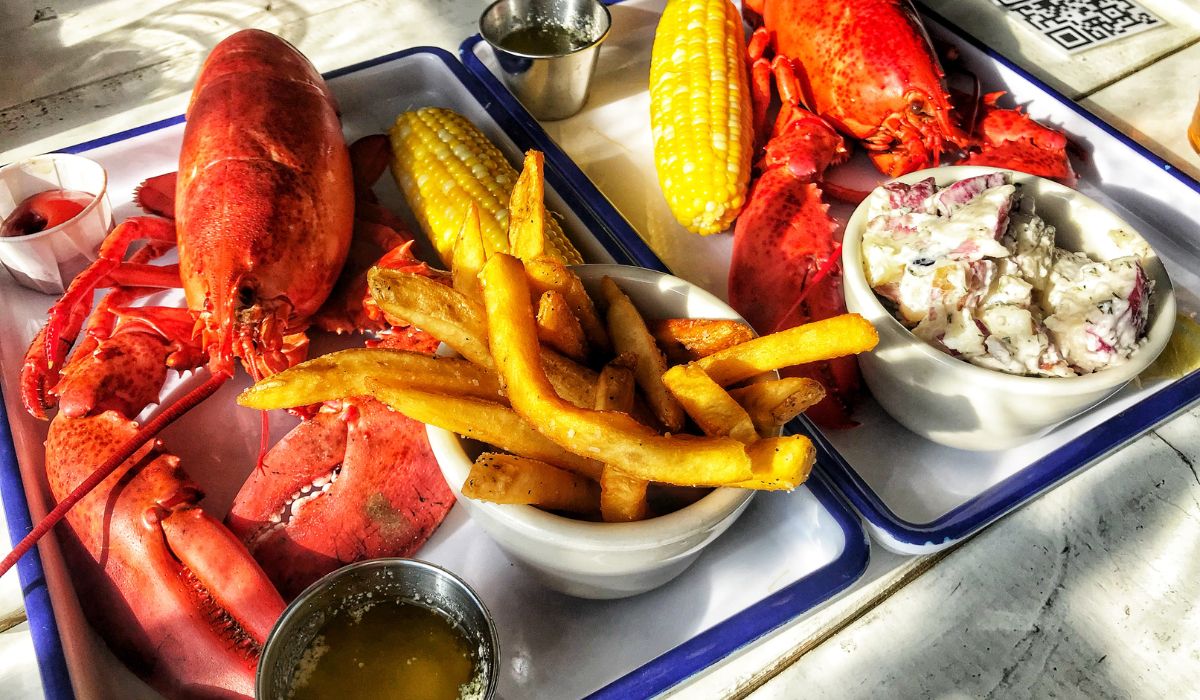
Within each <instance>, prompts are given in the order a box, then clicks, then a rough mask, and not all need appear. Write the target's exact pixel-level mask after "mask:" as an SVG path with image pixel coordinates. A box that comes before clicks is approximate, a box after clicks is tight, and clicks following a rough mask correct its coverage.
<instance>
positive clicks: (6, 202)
mask: <svg viewBox="0 0 1200 700" xmlns="http://www.w3.org/2000/svg"><path fill="white" fill-rule="evenodd" d="M53 189H65V190H78V191H82V192H90V193H92V194H93V195H95V196H94V198H93V199H92V201H91V202H89V203H88V204H87V205H86V206H85V207H84V208H83V211H81V212H80V213H79V214H78V215H77V216H75V217H74V218H72V219H71V220H69V221H65V222H63V223H61V224H59V225H58V226H53V227H51V228H48V229H46V230H44V231H39V232H37V233H33V234H30V235H28V236H14V237H11V238H0V262H2V263H3V264H4V267H6V268H8V271H9V272H11V273H12V276H13V278H14V279H15V280H16V281H17V282H18V283H20V284H21V285H22V286H24V287H29V288H30V289H36V290H38V291H39V292H43V293H45V294H61V293H62V292H63V290H64V289H65V288H66V287H67V285H69V284H70V283H71V280H72V279H74V278H75V275H77V274H79V273H80V272H82V271H83V269H84V268H85V267H87V266H88V264H89V263H91V262H92V261H93V260H95V259H96V255H97V251H98V250H99V248H100V243H101V242H102V241H103V240H104V237H105V236H106V235H108V232H109V230H110V229H111V228H112V225H113V214H112V205H111V204H110V203H109V201H108V173H106V172H105V170H104V167H103V166H101V165H100V164H99V163H97V162H95V161H93V160H89V159H87V158H84V157H82V156H76V155H70V154H67V153H51V154H48V155H44V156H35V157H33V158H26V159H25V160H21V161H17V162H15V163H10V164H8V165H6V166H4V167H3V168H0V218H3V217H7V216H8V215H9V214H11V213H12V211H13V210H14V209H16V208H17V207H18V206H19V205H20V204H21V202H23V201H25V200H26V199H27V198H29V197H31V196H33V195H35V194H38V193H39V192H45V191H46V190H53Z"/></svg>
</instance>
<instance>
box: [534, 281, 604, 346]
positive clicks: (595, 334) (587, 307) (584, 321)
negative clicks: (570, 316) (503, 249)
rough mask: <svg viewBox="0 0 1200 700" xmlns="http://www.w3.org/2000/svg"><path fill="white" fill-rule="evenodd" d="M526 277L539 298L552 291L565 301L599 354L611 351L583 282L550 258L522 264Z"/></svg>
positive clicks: (602, 326)
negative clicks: (561, 296) (564, 298)
mask: <svg viewBox="0 0 1200 700" xmlns="http://www.w3.org/2000/svg"><path fill="white" fill-rule="evenodd" d="M525 273H526V274H527V275H528V276H529V286H530V288H531V289H533V293H534V294H537V295H538V296H541V295H542V294H544V293H545V292H546V291H547V290H550V289H553V290H555V291H557V292H558V293H559V294H562V295H563V296H564V297H566V299H567V303H568V304H570V305H571V310H572V311H574V312H575V317H576V318H578V319H579V324H580V325H581V326H583V333H584V335H586V336H587V339H588V342H590V343H591V344H592V347H594V348H596V349H597V350H599V351H601V352H609V351H611V350H612V343H610V342H609V339H608V331H607V330H605V328H604V322H603V321H601V320H600V314H598V313H597V312H596V305H595V303H593V302H592V298H591V297H590V296H588V293H587V290H586V289H584V288H583V282H581V281H580V280H579V277H578V276H576V275H575V273H574V272H571V270H570V268H568V267H567V266H566V265H564V264H562V263H561V262H559V261H558V260H555V259H553V258H536V259H533V260H526V261H525Z"/></svg>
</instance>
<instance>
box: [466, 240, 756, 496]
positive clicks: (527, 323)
mask: <svg viewBox="0 0 1200 700" xmlns="http://www.w3.org/2000/svg"><path fill="white" fill-rule="evenodd" d="M481 278H482V280H483V299H484V305H485V306H486V308H487V314H488V337H489V339H490V345H491V347H492V349H493V351H494V353H495V360H496V368H497V371H498V372H499V374H500V376H501V378H502V381H503V382H504V385H505V387H506V388H507V391H508V398H509V401H510V402H511V403H512V407H513V409H514V410H515V411H516V412H517V413H518V414H519V415H521V416H522V417H523V418H525V419H526V420H528V421H529V422H530V423H532V424H533V425H534V427H535V428H536V429H537V430H538V431H539V432H540V433H541V434H543V435H544V436H546V437H547V438H549V439H550V440H552V441H553V442H555V443H557V444H558V445H560V446H562V447H563V448H565V449H568V450H570V451H572V452H574V453H576V454H578V455H581V456H588V457H595V458H598V459H603V460H604V461H605V462H607V463H609V464H612V465H613V466H615V467H617V468H619V469H620V470H621V471H623V472H626V473H627V474H629V475H631V476H636V477H639V478H642V479H647V480H652V481H663V482H667V483H674V484H683V485H712V484H725V483H730V482H736V481H745V480H747V479H750V478H752V477H753V464H752V462H751V459H750V455H749V454H748V453H747V451H746V449H745V448H744V447H743V445H742V444H741V443H740V442H738V441H737V440H734V439H732V438H711V437H694V436H687V435H660V434H658V433H657V432H655V431H654V430H652V429H650V428H648V427H646V426H644V425H641V424H640V423H638V422H637V421H635V420H634V419H633V418H631V417H629V416H628V415H626V414H623V413H618V412H615V411H595V410H589V409H583V408H579V407H577V406H574V405H572V404H571V403H569V402H567V401H564V400H562V399H560V398H559V397H558V395H557V394H555V392H554V388H553V387H552V386H551V385H550V382H549V380H548V379H547V378H546V374H545V371H544V370H543V369H542V366H541V362H540V361H539V355H540V350H541V349H540V347H539V345H538V341H537V332H536V329H535V326H534V320H533V310H532V308H531V304H530V297H529V283H528V282H527V281H526V277H525V270H524V268H523V266H522V265H521V261H520V260H518V259H517V258H514V257H512V256H510V255H503V254H498V255H494V256H492V257H491V258H490V259H489V260H488V262H487V264H486V265H484V268H483V273H482V276H481ZM548 461H552V462H553V461H554V460H548Z"/></svg>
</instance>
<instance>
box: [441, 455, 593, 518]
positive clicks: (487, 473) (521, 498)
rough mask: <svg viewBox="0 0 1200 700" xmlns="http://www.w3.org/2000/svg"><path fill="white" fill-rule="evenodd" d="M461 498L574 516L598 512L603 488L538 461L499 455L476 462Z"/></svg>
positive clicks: (489, 456)
mask: <svg viewBox="0 0 1200 700" xmlns="http://www.w3.org/2000/svg"><path fill="white" fill-rule="evenodd" d="M462 495H464V496H466V497H467V498H474V499H476V500H479V501H489V502H491V503H510V504H519V505H530V506H538V507H540V508H547V509H549V510H565V511H569V512H572V513H595V512H596V511H597V510H598V506H599V503H600V487H599V486H597V485H596V482H594V481H591V480H588V479H586V478H584V477H582V476H579V475H578V474H573V473H571V472H569V471H567V470H565V469H559V468H558V467H556V466H554V465H552V464H547V463H545V462H542V461H539V460H536V459H530V458H528V457H518V456H516V455H509V454H501V453H497V452H484V453H483V454H481V455H479V457H477V458H476V459H475V464H474V465H472V466H471V471H470V473H469V474H468V475H467V480H466V482H464V483H463V485H462Z"/></svg>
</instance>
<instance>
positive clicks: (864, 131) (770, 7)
mask: <svg viewBox="0 0 1200 700" xmlns="http://www.w3.org/2000/svg"><path fill="white" fill-rule="evenodd" d="M746 4H747V6H748V7H750V8H751V9H752V10H754V11H755V12H757V13H758V14H759V15H761V17H762V21H763V25H764V28H765V29H766V33H767V36H768V37H769V38H770V41H771V45H772V47H773V48H774V50H775V54H776V55H777V56H781V57H786V59H787V60H788V61H789V62H790V67H791V69H792V70H793V71H794V72H795V74H796V78H797V80H798V83H799V87H800V91H801V94H802V99H803V101H804V103H805V104H806V105H807V106H808V108H809V109H811V110H812V111H814V112H816V113H817V114H819V115H821V116H822V117H823V118H825V119H826V120H828V121H830V122H831V123H832V124H833V125H834V126H835V127H836V128H837V129H838V130H839V131H841V132H842V133H844V134H847V135H849V136H852V137H853V138H855V139H857V140H859V141H861V142H862V144H863V145H864V147H865V148H866V149H867V152H868V153H869V154H870V156H871V158H872V160H874V162H875V165H876V166H877V167H878V168H879V169H880V170H881V171H882V172H884V173H885V174H887V175H889V176H892V177H895V176H897V175H901V174H904V173H907V172H912V171H914V170H919V169H921V168H925V167H930V166H934V165H937V163H938V159H939V157H940V155H941V153H942V152H943V151H945V150H947V148H948V147H952V146H964V145H966V143H967V136H966V134H965V133H963V131H962V130H961V129H960V128H959V126H958V124H957V122H956V121H955V119H954V116H953V110H952V105H951V102H950V95H949V93H948V91H947V89H946V84H945V80H944V75H943V72H942V68H941V65H940V64H939V63H938V60H937V58H936V56H935V55H934V52H933V47H932V46H931V44H930V42H929V37H928V36H927V35H926V33H925V29H924V27H923V26H922V25H921V21H920V19H919V18H918V17H917V13H916V10H915V9H914V8H913V6H912V4H911V3H910V2H909V1H908V0H836V1H834V2H825V1H824V0H756V1H748V2H747V3H746Z"/></svg>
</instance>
